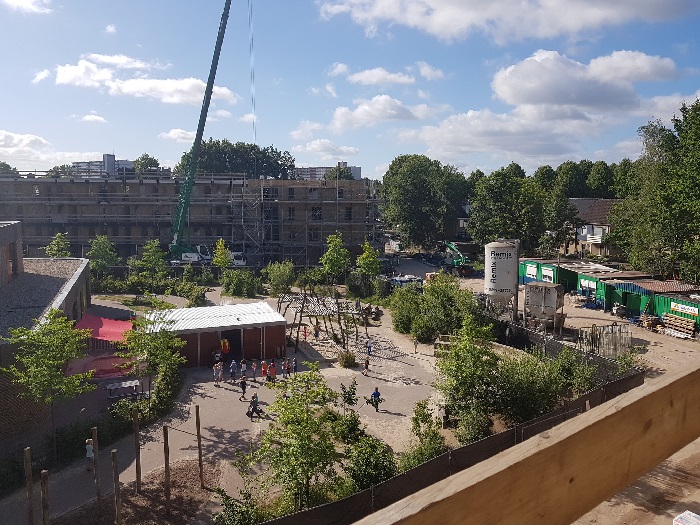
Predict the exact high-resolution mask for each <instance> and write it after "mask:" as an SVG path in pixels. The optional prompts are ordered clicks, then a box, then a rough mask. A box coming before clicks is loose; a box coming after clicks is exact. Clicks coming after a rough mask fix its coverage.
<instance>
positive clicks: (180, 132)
mask: <svg viewBox="0 0 700 525" xmlns="http://www.w3.org/2000/svg"><path fill="white" fill-rule="evenodd" d="M195 135H196V133H195V132H194V131H185V130H184V129H179V128H174V129H171V130H170V131H164V132H163V133H160V134H158V138H159V139H165V140H174V141H175V142H178V143H181V144H183V143H190V144H191V143H192V142H194V137H195Z"/></svg>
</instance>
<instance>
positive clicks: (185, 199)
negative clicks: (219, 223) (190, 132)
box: [170, 0, 231, 257]
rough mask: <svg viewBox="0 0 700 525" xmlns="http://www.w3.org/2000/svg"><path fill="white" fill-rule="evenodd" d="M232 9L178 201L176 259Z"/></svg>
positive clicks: (224, 15)
mask: <svg viewBox="0 0 700 525" xmlns="http://www.w3.org/2000/svg"><path fill="white" fill-rule="evenodd" d="M230 9H231V0H226V3H225V4H224V12H223V13H222V14H221V22H220V23H219V33H218V35H217V37H216V46H215V47H214V56H213V57H212V61H211V68H210V69H209V78H208V79H207V86H206V88H205V90H204V100H203V101H202V109H201V111H200V113H199V124H198V125H197V133H196V135H195V137H194V144H192V152H191V155H190V162H189V163H188V165H187V173H186V175H185V180H184V181H183V183H182V186H181V187H180V194H179V195H178V200H177V211H176V213H175V219H174V220H173V241H172V243H171V244H170V252H171V254H173V255H174V256H176V257H179V256H180V255H181V254H182V252H183V242H182V234H183V232H184V229H185V220H186V218H187V215H188V213H189V211H190V197H191V194H192V186H194V180H195V178H196V176H197V164H198V163H199V152H200V150H201V147H202V136H203V135H204V125H205V124H206V121H207V113H208V112H209V104H210V102H211V96H212V93H213V91H214V79H215V78H216V68H217V67H218V65H219V55H221V46H222V44H223V43H224V34H225V33H226V23H227V22H228V14H229V11H230Z"/></svg>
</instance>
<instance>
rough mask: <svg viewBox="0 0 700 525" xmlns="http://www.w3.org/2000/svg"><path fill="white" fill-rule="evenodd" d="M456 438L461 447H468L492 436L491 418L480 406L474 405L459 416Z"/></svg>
mask: <svg viewBox="0 0 700 525" xmlns="http://www.w3.org/2000/svg"><path fill="white" fill-rule="evenodd" d="M458 421H459V422H458V423H457V428H456V429H455V437H456V438H457V441H459V444H460V445H468V444H469V443H473V442H474V441H479V440H480V439H483V438H485V437H488V436H490V435H491V418H490V417H489V415H488V413H487V412H486V410H485V409H484V408H483V407H481V406H479V405H472V406H471V407H469V409H468V410H466V411H464V412H462V413H461V414H459V417H458Z"/></svg>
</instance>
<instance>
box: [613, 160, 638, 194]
mask: <svg viewBox="0 0 700 525" xmlns="http://www.w3.org/2000/svg"><path fill="white" fill-rule="evenodd" d="M610 168H611V169H612V171H613V193H614V196H615V197H616V198H618V199H624V198H626V197H627V196H629V195H632V194H633V193H634V192H635V186H636V181H635V176H634V164H633V162H632V161H631V160H630V159H622V160H621V161H620V162H619V163H618V164H611V165H610Z"/></svg>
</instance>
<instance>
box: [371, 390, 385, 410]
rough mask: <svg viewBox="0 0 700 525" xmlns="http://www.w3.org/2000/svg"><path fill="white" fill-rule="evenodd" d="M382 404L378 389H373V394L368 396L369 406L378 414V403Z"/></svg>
mask: <svg viewBox="0 0 700 525" xmlns="http://www.w3.org/2000/svg"><path fill="white" fill-rule="evenodd" d="M381 402H382V395H381V394H380V393H379V387H378V386H376V387H374V392H372V395H371V396H370V404H371V405H372V406H373V407H374V410H375V411H376V412H379V403H381Z"/></svg>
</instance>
